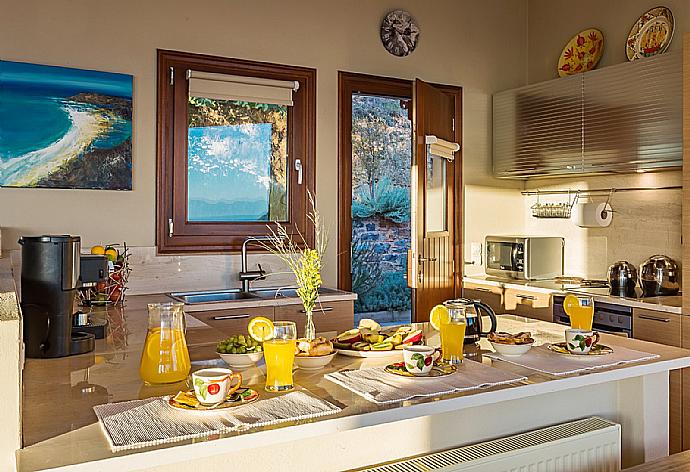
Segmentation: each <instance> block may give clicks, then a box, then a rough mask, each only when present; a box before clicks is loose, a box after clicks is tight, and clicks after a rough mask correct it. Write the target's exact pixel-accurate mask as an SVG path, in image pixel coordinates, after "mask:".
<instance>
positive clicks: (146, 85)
mask: <svg viewBox="0 0 690 472" xmlns="http://www.w3.org/2000/svg"><path fill="white" fill-rule="evenodd" d="M394 8H406V9H408V10H409V11H410V12H411V13H412V14H413V15H414V16H415V17H416V19H417V21H418V22H419V25H420V27H421V35H420V40H419V47H418V48H417V50H416V51H415V52H414V53H413V54H412V55H411V56H409V57H407V58H397V57H394V56H392V55H390V54H388V53H387V52H386V51H385V50H384V49H383V47H382V46H381V43H380V41H379V36H378V35H379V33H378V32H379V24H380V21H381V18H382V17H383V15H384V14H385V13H386V12H388V11H389V10H391V9H394ZM526 15H527V4H526V2H525V1H521V0H486V1H483V2H475V1H470V0H462V1H458V0H434V1H433V2H420V1H414V0H396V1H393V0H377V1H364V0H362V1H340V2H335V1H318V0H292V1H280V0H255V1H251V2H248V1H239V0H205V1H203V2H188V1H180V0H155V1H154V0H148V1H137V0H125V1H120V2H93V1H87V0H73V1H66V0H54V1H50V2H46V1H40V0H22V1H21V2H5V3H4V4H3V11H2V15H0V58H1V59H5V60H14V61H27V62H35V63H44V64H52V65H61V66H69V67H78V68H90V69H97V70H104V71H114V72H123V73H129V74H133V75H134V104H135V105H134V106H135V109H134V123H133V127H134V142H133V160H134V190H133V191H131V192H108V191H87V190H79V191H76V190H46V189H0V226H2V227H3V231H4V233H5V234H4V237H3V244H4V245H5V247H6V248H8V247H15V241H16V239H17V237H18V235H20V234H28V233H47V232H53V233H66V232H69V233H74V234H80V235H81V236H82V237H83V241H84V245H87V246H88V245H92V244H96V243H100V242H102V241H122V240H126V241H127V242H128V243H129V244H130V245H134V246H153V245H154V244H155V233H154V225H155V168H156V167H155V153H156V146H155V110H156V99H155V82H154V81H155V73H156V72H155V70H156V69H155V61H156V48H166V49H176V50H184V51H191V52H197V53H206V54H215V55H221V56H226V57H238V58H245V59H253V60H261V61H270V62H279V63H287V64H293V65H302V66H309V67H314V68H316V69H317V70H318V72H317V74H318V83H317V86H318V91H317V93H318V96H317V107H318V108H317V127H318V129H317V194H318V199H319V204H320V206H321V208H322V211H323V213H324V214H325V216H326V217H327V218H328V220H329V222H330V223H331V225H332V226H333V227H335V225H336V221H337V220H336V208H337V207H336V202H337V192H336V188H337V114H336V110H337V93H336V92H337V72H338V70H347V71H354V72H365V73H369V74H376V75H383V76H393V77H402V78H409V79H412V78H415V77H420V78H422V79H424V80H429V81H435V82H441V83H449V84H456V85H461V86H463V87H464V88H465V103H464V109H465V112H464V123H463V131H464V136H465V142H464V152H463V155H464V159H465V163H466V164H465V169H466V173H465V176H466V181H468V182H469V183H473V182H474V183H484V184H486V183H494V182H495V181H494V179H492V178H491V177H490V168H491V167H490V166H491V165H490V162H491V132H490V130H491V126H490V124H491V120H490V116H491V115H490V106H491V93H492V92H494V91H497V90H502V89H506V88H512V87H516V86H520V85H523V84H524V83H525V79H526V64H527V56H526V52H525V48H524V47H523V46H524V44H525V42H526V37H527V36H526V26H527V16H526ZM516 46H517V47H516ZM497 185H515V184H514V183H501V182H499V183H498V184H497ZM333 234H337V233H336V232H335V231H334V232H333ZM335 246H336V244H335V241H334V242H332V243H331V246H330V252H329V255H328V259H327V269H326V274H325V279H326V282H327V283H330V284H333V283H334V282H335V271H336V248H335Z"/></svg>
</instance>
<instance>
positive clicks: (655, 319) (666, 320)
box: [637, 315, 671, 323]
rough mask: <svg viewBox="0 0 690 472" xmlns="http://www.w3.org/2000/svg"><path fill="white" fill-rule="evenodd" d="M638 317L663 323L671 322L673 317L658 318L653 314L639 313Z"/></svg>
mask: <svg viewBox="0 0 690 472" xmlns="http://www.w3.org/2000/svg"><path fill="white" fill-rule="evenodd" d="M637 317H638V318H639V319H641V320H649V321H659V322H661V323H670V322H671V318H657V317H656V316H651V315H638V316H637Z"/></svg>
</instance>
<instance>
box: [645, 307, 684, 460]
mask: <svg viewBox="0 0 690 472" xmlns="http://www.w3.org/2000/svg"><path fill="white" fill-rule="evenodd" d="M688 331H689V334H690V327H689V328H688ZM681 335H682V329H681V316H680V315H676V314H675V313H664V312H660V311H653V310H645V309H642V308H633V337H634V338H635V339H641V340H642V341H650V342H653V343H659V344H665V345H667V346H675V347H680V346H681V344H682V339H681ZM689 340H690V338H689ZM686 370H687V369H686ZM689 380H690V379H689ZM683 383H684V379H683V373H682V372H681V371H680V370H672V371H671V372H670V373H669V418H668V420H669V445H668V448H669V453H670V454H675V453H676V452H680V451H681V450H683V414H684V411H683V408H682V405H683ZM689 439H690V438H689Z"/></svg>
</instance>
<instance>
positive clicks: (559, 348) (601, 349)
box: [549, 341, 613, 357]
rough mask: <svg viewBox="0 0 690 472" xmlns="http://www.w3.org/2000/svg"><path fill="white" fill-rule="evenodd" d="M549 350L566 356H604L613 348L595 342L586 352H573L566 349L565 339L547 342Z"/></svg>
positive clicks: (611, 351)
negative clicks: (558, 341)
mask: <svg viewBox="0 0 690 472" xmlns="http://www.w3.org/2000/svg"><path fill="white" fill-rule="evenodd" d="M549 350H550V351H553V352H557V353H558V354H565V355H568V356H575V357H587V356H604V355H606V354H611V353H613V349H612V348H610V347H609V346H605V345H603V344H595V345H594V346H592V349H591V350H590V351H589V352H588V353H587V354H573V353H572V352H570V351H568V347H567V346H566V343H565V341H563V342H560V343H553V344H549Z"/></svg>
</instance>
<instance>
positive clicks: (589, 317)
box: [563, 293, 594, 331]
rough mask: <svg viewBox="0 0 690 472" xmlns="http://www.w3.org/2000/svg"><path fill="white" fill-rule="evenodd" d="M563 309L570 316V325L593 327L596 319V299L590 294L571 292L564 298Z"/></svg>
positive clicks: (576, 327) (578, 327)
mask: <svg viewBox="0 0 690 472" xmlns="http://www.w3.org/2000/svg"><path fill="white" fill-rule="evenodd" d="M563 309H564V310H565V313H566V315H568V316H569V317H570V327H571V328H575V329H586V330H587V331H590V330H591V329H592V322H593V321H594V300H593V299H592V297H590V296H588V295H574V294H572V293H569V294H568V295H566V296H565V299H564V300H563Z"/></svg>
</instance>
